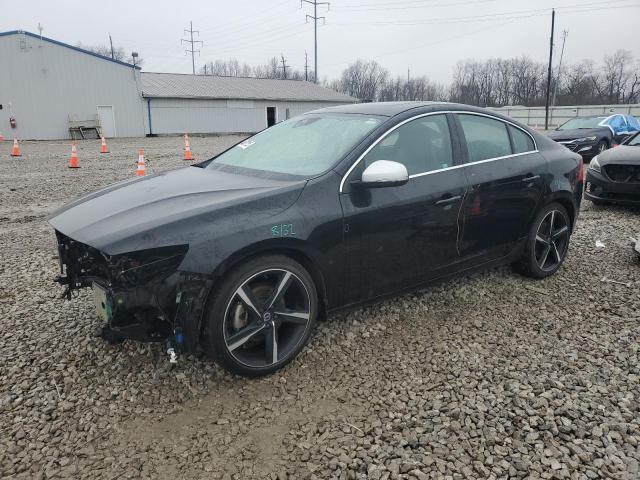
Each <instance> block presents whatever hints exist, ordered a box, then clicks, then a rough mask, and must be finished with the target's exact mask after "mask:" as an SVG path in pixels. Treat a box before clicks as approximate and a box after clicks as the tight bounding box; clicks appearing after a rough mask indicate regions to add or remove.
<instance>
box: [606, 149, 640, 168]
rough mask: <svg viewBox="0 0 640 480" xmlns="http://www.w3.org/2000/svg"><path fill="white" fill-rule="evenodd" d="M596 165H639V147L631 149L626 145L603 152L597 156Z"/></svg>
mask: <svg viewBox="0 0 640 480" xmlns="http://www.w3.org/2000/svg"><path fill="white" fill-rule="evenodd" d="M598 163H599V164H600V165H607V164H609V163H619V164H625V165H640V146H638V147H631V146H628V145H620V146H618V147H615V148H610V149H609V150H605V151H604V152H602V153H600V154H598Z"/></svg>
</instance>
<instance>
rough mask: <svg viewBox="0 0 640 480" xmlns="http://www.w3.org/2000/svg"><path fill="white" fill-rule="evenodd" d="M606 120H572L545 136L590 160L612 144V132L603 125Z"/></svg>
mask: <svg viewBox="0 0 640 480" xmlns="http://www.w3.org/2000/svg"><path fill="white" fill-rule="evenodd" d="M608 118H609V116H607V115H599V116H591V117H576V118H572V119H571V120H567V121H566V122H565V123H563V124H562V125H560V126H559V127H558V128H556V129H555V130H552V131H551V132H548V133H547V136H548V137H549V138H551V139H552V140H554V141H556V142H558V143H560V144H562V145H564V146H565V147H567V148H568V149H569V150H571V151H572V152H576V153H578V154H580V155H582V157H583V158H584V159H585V160H590V159H591V158H593V157H594V156H596V155H598V154H599V153H601V152H604V151H605V150H606V149H607V148H609V147H611V146H612V145H613V144H614V134H613V130H612V129H611V128H609V126H607V125H605V124H603V122H605V121H606V120H607V119H608Z"/></svg>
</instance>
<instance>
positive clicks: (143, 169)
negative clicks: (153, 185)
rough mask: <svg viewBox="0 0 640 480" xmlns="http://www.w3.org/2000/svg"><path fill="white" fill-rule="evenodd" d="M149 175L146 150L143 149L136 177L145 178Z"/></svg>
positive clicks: (139, 157) (139, 155) (140, 153)
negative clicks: (145, 162)
mask: <svg viewBox="0 0 640 480" xmlns="http://www.w3.org/2000/svg"><path fill="white" fill-rule="evenodd" d="M146 173H147V167H146V166H145V164H144V150H143V149H142V148H141V149H140V152H139V153H138V168H137V169H136V177H144V176H145V175H146Z"/></svg>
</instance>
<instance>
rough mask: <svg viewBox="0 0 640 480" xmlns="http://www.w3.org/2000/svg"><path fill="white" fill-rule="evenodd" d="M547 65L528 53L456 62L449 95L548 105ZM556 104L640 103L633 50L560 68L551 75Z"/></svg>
mask: <svg viewBox="0 0 640 480" xmlns="http://www.w3.org/2000/svg"><path fill="white" fill-rule="evenodd" d="M546 91H547V66H546V65H545V64H543V63H540V62H535V61H533V60H531V59H529V58H527V57H519V58H511V59H501V58H498V59H491V60H486V61H484V62H475V61H471V60H467V61H465V62H460V63H458V64H457V65H456V68H455V70H454V74H453V80H452V82H451V85H450V87H449V99H450V100H451V101H454V102H461V103H469V104H473V105H480V106H488V107H494V106H503V105H525V106H541V105H544V104H545V100H546ZM550 92H551V97H552V100H553V102H552V103H553V104H554V105H581V104H587V105H598V104H618V103H622V104H625V103H636V102H638V101H640V63H639V62H637V61H634V58H633V55H632V54H631V52H630V51H628V50H618V51H616V52H615V53H613V54H611V55H605V57H604V59H603V61H602V62H601V63H600V64H596V63H595V62H593V61H592V60H583V61H582V62H578V63H572V64H567V65H562V66H561V68H560V71H558V68H557V67H556V68H555V69H554V72H553V75H552V82H551V89H550Z"/></svg>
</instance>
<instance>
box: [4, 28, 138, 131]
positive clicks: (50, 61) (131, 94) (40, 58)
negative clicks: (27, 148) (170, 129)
mask: <svg viewBox="0 0 640 480" xmlns="http://www.w3.org/2000/svg"><path fill="white" fill-rule="evenodd" d="M0 106H1V107H0V132H2V133H3V134H4V135H5V136H6V137H7V138H12V137H17V138H19V139H36V140H47V139H61V138H69V137H70V133H69V126H70V122H72V123H71V124H72V125H78V124H80V125H82V124H86V125H91V124H92V123H93V124H97V125H98V126H100V127H101V129H102V132H103V134H104V135H105V136H107V137H140V136H143V135H144V134H145V124H144V122H145V114H146V110H145V104H144V102H143V101H142V98H141V84H140V71H139V68H138V67H134V66H133V65H130V64H127V63H123V62H119V61H116V60H112V59H111V58H108V57H103V56H101V55H97V54H94V53H92V52H88V51H86V50H83V49H81V48H78V47H74V46H71V45H67V44H65V43H62V42H58V41H56V40H52V39H50V38H46V37H41V36H40V35H36V34H33V33H30V32H24V31H19V30H17V31H11V32H4V33H0ZM11 119H13V120H11ZM73 122H75V123H73ZM12 124H13V125H15V128H12V126H11V125H12Z"/></svg>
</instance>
